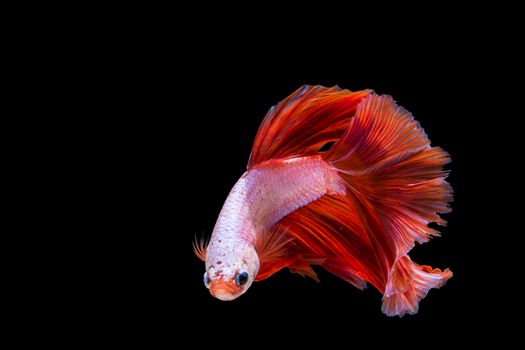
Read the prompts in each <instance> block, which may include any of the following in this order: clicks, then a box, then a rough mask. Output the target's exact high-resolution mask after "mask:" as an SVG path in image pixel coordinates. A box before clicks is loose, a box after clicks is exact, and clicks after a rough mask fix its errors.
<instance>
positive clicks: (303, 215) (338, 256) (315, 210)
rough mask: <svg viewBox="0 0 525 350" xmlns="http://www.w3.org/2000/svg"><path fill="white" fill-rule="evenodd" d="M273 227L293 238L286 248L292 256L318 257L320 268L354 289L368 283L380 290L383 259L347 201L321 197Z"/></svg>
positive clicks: (357, 214) (384, 281)
mask: <svg viewBox="0 0 525 350" xmlns="http://www.w3.org/2000/svg"><path fill="white" fill-rule="evenodd" d="M277 225H278V226H280V227H286V229H287V230H288V234H289V235H290V236H291V237H293V239H294V240H293V242H292V243H291V248H290V249H291V251H293V252H295V255H296V256H299V257H300V256H305V257H306V256H308V257H313V256H315V257H318V258H322V259H323V262H322V263H321V264H320V265H321V266H322V267H323V268H325V269H326V270H328V271H329V272H331V273H333V274H335V275H337V276H338V277H340V278H342V279H344V280H345V281H348V282H350V283H352V284H353V285H354V286H356V287H357V288H360V289H363V288H364V287H365V286H366V282H365V281H368V282H370V283H372V284H373V285H374V286H376V287H377V288H379V289H380V290H383V287H384V285H385V284H386V277H387V276H386V273H384V271H385V270H388V267H383V266H382V265H383V264H384V259H383V258H382V257H378V256H376V252H375V251H374V249H373V245H372V243H371V241H370V238H369V234H368V232H367V231H366V226H365V225H364V223H363V221H362V219H361V218H360V217H359V210H358V209H357V208H356V205H355V203H354V202H353V201H351V200H350V198H348V197H346V196H343V195H325V196H323V197H321V198H320V199H318V200H316V201H314V202H312V203H310V204H308V205H306V206H304V207H302V208H299V209H297V210H296V211H294V212H292V213H291V214H289V215H288V216H286V217H285V218H283V219H282V220H281V221H280V222H279V223H278V224H277ZM304 263H308V260H304ZM296 264H298V263H296Z"/></svg>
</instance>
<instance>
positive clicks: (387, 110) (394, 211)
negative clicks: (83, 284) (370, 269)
mask: <svg viewBox="0 0 525 350" xmlns="http://www.w3.org/2000/svg"><path fill="white" fill-rule="evenodd" d="M324 158H325V159H326V160H328V161H330V162H331V163H332V164H333V165H334V166H335V168H337V170H338V172H339V174H340V176H341V177H342V178H343V179H344V181H345V182H346V183H347V186H348V189H349V190H350V192H351V193H352V195H353V196H355V198H356V199H359V200H360V201H361V203H362V206H363V207H364V208H366V210H365V212H366V213H367V214H368V217H369V223H371V224H373V226H374V228H373V230H374V232H375V233H376V238H377V239H379V240H380V241H381V242H383V243H384V247H383V248H384V250H385V254H387V255H389V260H390V261H391V263H393V261H395V260H396V259H397V258H399V257H402V256H404V255H405V254H406V253H407V252H408V251H409V250H410V249H411V248H412V247H413V246H414V241H417V242H420V243H423V242H426V241H427V240H428V239H429V237H430V236H435V235H438V233H437V232H436V231H435V230H432V229H430V228H428V227H427V224H428V223H430V222H437V223H439V224H442V225H443V224H445V221H444V220H443V219H441V218H440V217H439V215H438V214H439V213H446V212H448V211H450V208H449V207H448V202H450V201H451V200H452V188H451V187H450V185H449V184H448V183H447V182H446V181H445V177H446V176H447V172H446V171H444V170H443V166H444V165H445V164H446V163H448V162H449V161H450V160H449V156H448V154H447V153H446V152H445V151H443V150H442V149H440V148H432V147H430V141H429V139H428V138H427V135H426V134H425V132H424V131H423V129H422V128H421V127H420V126H419V123H418V122H416V121H415V120H414V118H413V117H412V115H411V114H410V113H409V112H407V111H406V110H405V109H403V108H402V107H399V106H397V105H396V104H395V102H394V101H393V100H392V98H391V97H390V96H377V95H375V94H371V95H369V96H368V97H366V98H365V99H363V100H362V101H361V103H360V104H359V106H358V108H357V112H356V115H355V117H354V118H352V119H351V120H350V124H349V126H348V129H347V130H346V132H345V134H344V135H343V137H342V138H341V139H340V140H338V141H337V142H336V143H335V144H334V145H333V147H332V148H331V149H330V150H329V151H328V152H327V153H326V154H325V155H324ZM390 239H393V243H394V244H395V251H396V252H395V256H391V254H390V250H391V249H390V248H389V247H387V245H389V244H390V243H388V240H390Z"/></svg>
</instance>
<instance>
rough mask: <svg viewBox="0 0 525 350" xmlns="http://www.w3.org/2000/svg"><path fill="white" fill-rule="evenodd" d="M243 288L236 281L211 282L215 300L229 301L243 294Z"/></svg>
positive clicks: (211, 291) (211, 290)
mask: <svg viewBox="0 0 525 350" xmlns="http://www.w3.org/2000/svg"><path fill="white" fill-rule="evenodd" d="M242 291H243V288H242V287H241V286H239V285H237V283H235V281H234V280H214V281H210V293H211V295H213V296H214V297H215V298H217V299H219V300H223V301H229V300H233V299H235V298H237V297H238V296H239V295H241V294H242Z"/></svg>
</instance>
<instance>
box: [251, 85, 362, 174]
mask: <svg viewBox="0 0 525 350" xmlns="http://www.w3.org/2000/svg"><path fill="white" fill-rule="evenodd" d="M369 93H371V91H370V90H363V91H357V92H351V91H349V90H343V89H340V88H339V87H332V88H325V87H322V86H308V85H305V86H303V87H302V88H300V89H298V90H297V91H295V92H294V93H293V94H291V95H290V96H289V97H288V98H286V99H285V100H283V101H282V102H280V103H279V104H278V105H276V106H274V107H272V108H271V109H270V111H269V112H268V113H267V114H266V117H265V118H264V120H263V122H262V124H261V126H260V128H259V131H258V132H257V136H256V137H255V141H254V144H253V148H252V153H251V155H250V160H249V162H248V169H251V168H252V167H254V166H255V165H257V164H260V163H262V162H265V161H268V160H271V159H282V158H289V157H299V156H307V155H313V154H315V153H317V152H318V151H319V150H320V149H321V148H322V147H323V146H324V145H325V144H326V143H328V142H332V141H336V140H337V139H339V138H340V137H341V136H342V135H343V133H344V131H345V130H346V128H347V126H348V123H349V121H350V118H351V117H352V116H353V115H354V114H355V111H356V108H357V104H358V103H359V101H360V100H361V99H363V98H364V97H365V96H367V95H368V94H369Z"/></svg>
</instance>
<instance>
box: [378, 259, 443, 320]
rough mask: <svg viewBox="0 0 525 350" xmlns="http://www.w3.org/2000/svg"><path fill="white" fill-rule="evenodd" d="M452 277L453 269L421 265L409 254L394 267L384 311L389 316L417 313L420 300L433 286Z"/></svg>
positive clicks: (384, 298)
mask: <svg viewBox="0 0 525 350" xmlns="http://www.w3.org/2000/svg"><path fill="white" fill-rule="evenodd" d="M450 277H452V271H450V270H449V269H446V270H445V271H441V270H439V269H432V268H431V267H430V266H419V265H418V264H416V263H414V262H412V260H410V258H409V257H408V256H405V257H403V258H401V259H399V260H398V261H397V263H396V264H395V265H394V267H393V268H392V271H391V272H390V276H389V278H388V284H387V285H386V289H385V293H384V296H383V306H382V307H381V311H383V312H384V313H385V314H387V315H388V316H396V315H398V316H403V315H404V314H405V312H408V313H409V314H415V313H417V310H418V308H419V301H420V300H421V299H423V298H424V297H425V296H426V295H427V293H428V291H429V290H430V289H432V288H439V287H441V286H442V285H444V284H445V282H446V281H447V280H448V279H449V278H450Z"/></svg>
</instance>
